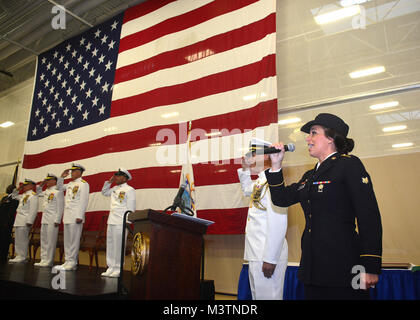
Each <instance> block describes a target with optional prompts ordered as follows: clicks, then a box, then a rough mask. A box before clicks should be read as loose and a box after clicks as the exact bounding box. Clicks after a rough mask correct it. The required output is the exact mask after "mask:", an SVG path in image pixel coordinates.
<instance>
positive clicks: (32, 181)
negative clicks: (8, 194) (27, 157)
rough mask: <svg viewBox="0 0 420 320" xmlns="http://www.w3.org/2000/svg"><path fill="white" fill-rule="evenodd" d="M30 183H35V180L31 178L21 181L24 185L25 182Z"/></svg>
mask: <svg viewBox="0 0 420 320" xmlns="http://www.w3.org/2000/svg"><path fill="white" fill-rule="evenodd" d="M30 183H32V184H36V182H35V181H34V180H31V179H25V181H24V182H23V184H24V185H27V184H30Z"/></svg>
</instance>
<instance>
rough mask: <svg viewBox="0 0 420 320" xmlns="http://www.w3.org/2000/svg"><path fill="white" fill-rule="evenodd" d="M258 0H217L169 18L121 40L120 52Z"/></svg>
mask: <svg viewBox="0 0 420 320" xmlns="http://www.w3.org/2000/svg"><path fill="white" fill-rule="evenodd" d="M257 1H258V0H236V1H226V0H215V1H213V2H211V3H209V4H207V5H204V6H202V7H200V8H197V9H195V10H192V11H190V12H186V13H184V14H181V15H178V16H176V17H173V18H170V19H167V20H165V21H162V22H161V23H158V24H156V25H154V26H152V27H150V28H147V29H145V30H141V31H139V32H136V33H133V34H131V35H129V36H126V37H124V38H123V39H121V41H120V48H119V53H121V52H124V51H126V50H129V49H132V48H135V47H138V46H141V45H143V44H145V43H148V42H151V41H153V40H156V39H159V38H160V37H162V36H166V35H168V34H171V33H176V32H179V31H181V30H185V29H188V28H191V27H193V26H195V25H198V24H200V23H203V22H205V21H207V20H210V19H212V18H214V17H217V16H219V15H223V14H226V13H229V12H232V11H235V10H238V9H240V8H243V7H246V6H248V5H249V4H251V3H254V2H257Z"/></svg>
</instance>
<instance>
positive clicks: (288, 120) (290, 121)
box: [278, 117, 302, 125]
mask: <svg viewBox="0 0 420 320" xmlns="http://www.w3.org/2000/svg"><path fill="white" fill-rule="evenodd" d="M301 121H302V119H301V118H297V117H296V118H288V119H282V120H279V122H278V124H282V125H284V124H291V123H297V122H301Z"/></svg>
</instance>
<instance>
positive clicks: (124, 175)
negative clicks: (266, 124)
mask: <svg viewBox="0 0 420 320" xmlns="http://www.w3.org/2000/svg"><path fill="white" fill-rule="evenodd" d="M131 179H132V176H131V174H130V172H128V171H127V170H126V169H124V168H120V169H118V171H117V172H116V173H115V174H114V175H113V176H112V177H111V179H109V181H105V183H104V186H103V188H102V194H103V195H104V196H106V197H111V209H110V211H109V216H108V227H107V233H106V263H107V265H108V269H107V270H106V271H105V272H103V273H102V274H101V276H103V277H111V278H116V277H119V276H120V266H121V245H122V228H123V219H124V213H125V212H126V211H135V210H136V191H135V190H134V188H133V187H131V186H129V185H128V184H127V181H128V180H131ZM114 182H115V183H116V186H114V187H112V188H111V185H112V183H114ZM126 239H127V233H126ZM126 239H125V240H124V241H126Z"/></svg>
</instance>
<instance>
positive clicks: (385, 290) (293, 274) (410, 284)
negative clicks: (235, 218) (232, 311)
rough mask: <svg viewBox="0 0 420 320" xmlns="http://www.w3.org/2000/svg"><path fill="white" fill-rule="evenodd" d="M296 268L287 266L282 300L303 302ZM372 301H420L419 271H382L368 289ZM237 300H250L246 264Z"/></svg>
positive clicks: (302, 292) (302, 290) (301, 285)
mask: <svg viewBox="0 0 420 320" xmlns="http://www.w3.org/2000/svg"><path fill="white" fill-rule="evenodd" d="M297 270H298V267H297V266H288V267H287V269H286V275H285V279H284V292H283V299H284V300H303V299H304V288H303V284H302V283H301V282H300V281H299V280H298V278H297ZM370 297H371V299H372V300H420V271H418V272H411V271H410V270H392V269H382V273H381V274H380V275H379V282H378V284H377V285H376V287H375V288H371V289H370ZM238 300H252V296H251V289H250V286H249V278H248V264H243V267H242V270H241V274H240V275H239V283H238Z"/></svg>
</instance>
